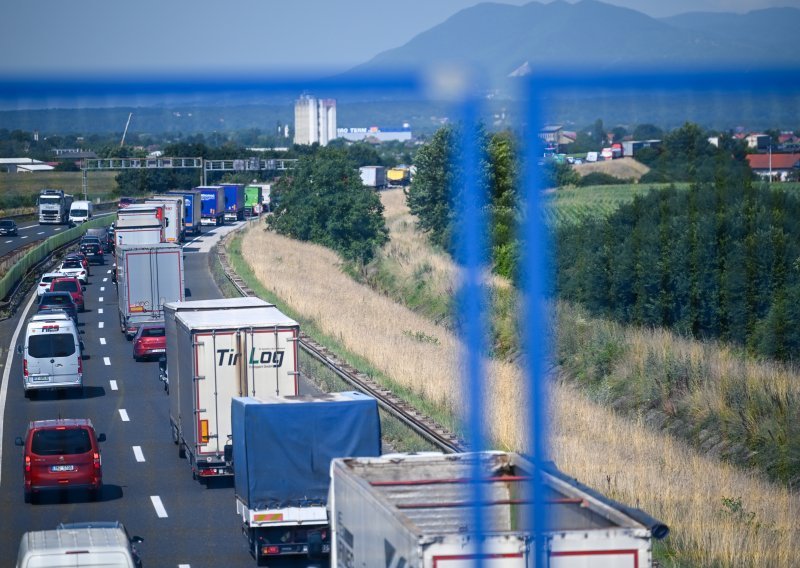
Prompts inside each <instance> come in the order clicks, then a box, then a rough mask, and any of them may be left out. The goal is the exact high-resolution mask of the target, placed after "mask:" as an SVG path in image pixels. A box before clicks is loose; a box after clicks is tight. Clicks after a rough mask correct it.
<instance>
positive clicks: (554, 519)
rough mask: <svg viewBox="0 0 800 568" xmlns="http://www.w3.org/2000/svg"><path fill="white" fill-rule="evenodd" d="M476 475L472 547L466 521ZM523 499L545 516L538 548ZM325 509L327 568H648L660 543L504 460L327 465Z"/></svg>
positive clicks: (652, 522)
mask: <svg viewBox="0 0 800 568" xmlns="http://www.w3.org/2000/svg"><path fill="white" fill-rule="evenodd" d="M476 469H477V470H479V471H480V475H479V479H480V481H481V483H480V487H481V488H482V489H483V495H482V499H481V501H482V502H481V506H480V515H481V520H482V524H483V527H482V531H481V536H480V540H479V541H478V539H477V538H476V536H477V535H476V534H475V531H476V528H475V521H474V517H473V515H474V513H473V511H471V504H472V503H474V502H475V501H474V497H473V492H474V486H475V484H474V483H472V479H473V478H474V477H475V475H474V474H475V471H476ZM534 482H535V483H534ZM532 495H542V499H541V501H540V503H541V505H542V506H543V507H546V515H544V517H545V519H546V520H545V521H544V526H543V538H542V539H540V540H539V539H536V538H535V535H534V534H533V533H532V531H531V530H529V529H528V528H527V527H530V524H529V521H528V517H529V515H530V512H531V509H530V507H531V506H532V504H533V503H535V500H534V498H532ZM328 507H329V508H330V514H331V523H332V530H333V535H332V539H333V550H332V555H331V566H333V567H336V568H345V567H348V568H349V567H351V566H389V565H390V564H391V566H418V567H432V566H439V567H447V568H462V567H463V568H467V567H470V566H473V565H474V563H475V561H476V560H478V559H480V560H481V561H482V563H483V565H484V566H487V567H491V568H531V567H533V566H548V567H551V568H581V567H586V566H592V567H610V566H614V567H619V568H642V567H650V566H652V565H653V558H652V549H653V539H654V538H656V539H659V538H664V537H665V536H667V534H668V533H669V528H668V527H667V526H666V525H664V524H663V523H661V522H660V521H657V520H656V519H654V518H652V517H650V516H649V515H647V514H646V513H644V512H643V511H640V510H638V509H632V508H630V507H626V506H624V505H621V504H620V503H617V502H615V501H612V500H611V499H608V498H606V497H604V496H602V495H600V494H599V493H597V492H596V491H593V490H592V489H590V488H588V487H586V486H583V485H581V484H580V483H578V482H576V481H575V480H573V479H571V478H569V477H567V476H566V475H565V474H563V473H561V472H560V471H558V470H557V469H556V468H555V467H554V466H552V465H551V464H548V465H547V466H546V467H540V468H538V469H536V468H534V467H533V465H532V464H531V463H530V462H528V461H527V460H525V459H524V458H523V457H522V456H520V455H518V454H515V453H507V452H479V453H465V454H449V455H443V454H420V455H410V454H408V455H400V454H394V455H387V456H382V457H380V458H343V459H336V460H334V461H333V463H332V465H331V498H330V501H329V503H328ZM476 542H480V543H481V546H480V547H478V546H477V545H476ZM537 546H538V547H539V548H538V549H537ZM537 556H538V558H537Z"/></svg>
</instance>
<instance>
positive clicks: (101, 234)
mask: <svg viewBox="0 0 800 568" xmlns="http://www.w3.org/2000/svg"><path fill="white" fill-rule="evenodd" d="M87 237H97V238H98V239H100V245H101V246H102V247H103V251H105V252H107V253H110V252H113V250H114V249H113V244H114V237H112V236H111V234H110V233H109V231H108V229H107V228H106V227H96V228H94V229H89V230H88V231H86V236H85V237H84V239H86V238H87Z"/></svg>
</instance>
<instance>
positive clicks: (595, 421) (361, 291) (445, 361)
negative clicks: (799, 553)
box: [242, 191, 800, 567]
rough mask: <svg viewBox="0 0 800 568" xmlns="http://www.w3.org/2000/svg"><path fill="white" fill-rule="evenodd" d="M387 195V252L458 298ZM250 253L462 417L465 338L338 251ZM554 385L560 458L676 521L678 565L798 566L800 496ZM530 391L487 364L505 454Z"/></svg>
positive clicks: (251, 242)
mask: <svg viewBox="0 0 800 568" xmlns="http://www.w3.org/2000/svg"><path fill="white" fill-rule="evenodd" d="M382 198H383V199H384V205H385V206H386V216H387V221H388V224H389V226H390V229H391V232H392V242H391V243H390V244H389V245H387V248H386V250H385V254H386V255H387V256H389V257H391V259H392V263H393V265H394V266H396V267H397V270H398V274H399V276H398V278H415V277H417V278H418V277H419V276H420V275H424V277H425V278H426V279H427V280H428V281H429V282H430V286H431V289H434V288H435V289H438V290H440V291H441V293H442V294H445V295H450V294H452V291H453V290H454V289H455V286H456V279H457V275H456V271H455V269H454V267H453V266H452V264H451V263H450V262H449V260H448V259H447V257H445V256H444V255H441V254H437V253H435V252H431V251H430V250H429V248H428V247H427V246H426V245H425V244H424V242H423V240H422V239H421V238H420V236H419V235H417V234H416V232H415V231H414V229H413V222H414V220H413V218H412V217H411V216H410V215H409V214H408V211H407V210H406V209H405V203H404V201H403V199H402V192H401V191H389V192H384V193H382ZM242 254H243V256H244V258H245V260H246V261H247V262H248V263H249V265H250V266H251V267H252V269H253V271H254V273H255V274H256V275H257V277H258V279H259V280H260V281H261V283H262V284H263V285H264V287H265V288H267V289H268V290H270V291H272V292H273V293H275V294H276V295H277V296H278V297H280V298H282V299H283V300H284V301H285V302H287V303H288V304H289V305H290V306H292V308H293V309H294V310H295V311H296V313H298V314H300V315H301V316H302V318H303V319H306V320H309V321H313V322H314V324H315V326H317V327H318V328H319V329H321V330H322V331H323V332H324V333H326V334H327V335H329V336H333V337H336V338H337V339H338V340H339V342H340V343H341V344H342V345H343V346H345V347H346V348H347V349H348V350H351V351H353V352H355V353H358V354H360V355H362V356H363V357H364V358H365V359H367V360H369V361H370V362H371V363H372V364H373V365H374V366H375V367H376V368H378V369H380V370H381V371H382V372H383V373H385V374H386V375H387V376H388V377H390V378H391V380H392V381H394V382H396V383H397V384H399V385H403V386H404V387H406V388H408V389H410V390H411V391H413V392H415V393H418V394H419V395H420V396H423V397H425V398H426V399H429V400H430V401H432V402H434V403H436V404H437V405H439V406H441V407H442V408H443V409H445V410H446V411H449V412H451V413H453V414H455V415H456V416H457V415H459V414H460V412H459V409H460V408H461V407H462V399H461V393H462V388H461V386H460V381H459V360H460V359H461V357H460V353H459V343H458V341H457V339H456V338H455V337H454V336H453V335H452V334H451V333H449V332H448V331H447V330H446V329H444V328H443V327H442V326H440V325H436V324H434V323H432V322H431V321H430V320H428V319H426V318H424V317H422V316H420V315H418V314H416V313H414V312H412V311H411V310H409V309H407V308H405V307H403V306H401V305H399V304H398V303H396V302H394V301H392V300H391V299H390V298H389V297H387V296H386V295H384V294H380V293H377V292H375V291H373V290H372V289H370V288H368V287H366V286H364V285H360V284H357V283H356V282H354V281H353V280H352V279H351V278H350V277H349V276H347V275H346V274H344V273H343V271H342V263H341V261H340V259H339V258H338V257H337V256H336V255H335V254H334V253H333V252H331V251H330V250H328V249H325V248H322V247H319V246H316V245H312V244H307V243H300V242H297V241H292V240H290V239H286V238H284V237H281V236H279V235H276V234H274V233H271V232H267V231H265V230H263V225H261V226H257V227H255V228H251V229H250V230H249V231H248V233H247V234H246V235H245V237H244V238H243V241H242ZM494 282H495V283H496V284H497V285H503V286H504V285H505V284H504V283H502V282H499V281H497V280H495V281H494ZM554 379H555V378H554ZM550 389H551V407H550V413H551V426H552V432H551V437H550V442H551V443H550V446H551V451H552V457H553V459H554V461H555V462H556V463H557V465H558V466H559V467H560V468H561V469H562V470H564V471H565V472H567V473H568V474H569V475H571V476H574V477H576V478H577V479H579V480H580V481H582V482H584V483H586V484H588V485H590V486H593V487H595V488H597V489H598V490H600V491H603V492H604V493H606V494H608V495H609V496H611V497H613V498H616V499H619V500H621V501H623V502H626V503H629V504H631V505H634V506H638V507H641V508H642V509H644V510H645V511H647V512H649V513H650V514H652V515H654V516H656V517H658V518H660V519H662V520H663V521H665V522H666V523H668V524H669V525H670V526H671V528H672V533H671V536H670V537H669V544H668V546H667V547H666V552H665V555H666V559H665V562H666V563H667V564H668V565H676V566H742V567H744V566H754V565H762V566H790V565H792V563H793V562H794V556H795V555H794V550H795V548H796V547H797V546H798V545H799V544H800V538H799V537H800V524H798V523H797V522H796V516H797V511H798V508H800V499H798V496H797V495H796V494H794V493H793V492H791V491H790V490H788V489H786V488H782V487H779V486H776V485H774V484H770V483H768V482H766V481H764V480H762V479H761V478H759V477H758V476H757V475H755V474H750V473H747V472H743V471H741V470H738V469H736V468H733V467H731V466H728V465H725V464H722V463H720V462H719V461H718V460H715V459H713V458H708V457H704V456H702V455H700V454H698V453H696V452H694V451H692V450H691V449H689V448H688V447H687V446H685V445H684V444H682V443H680V442H679V441H676V440H675V439H673V438H672V437H670V436H669V435H667V434H664V433H661V432H656V431H653V430H652V429H650V428H648V427H646V426H645V425H644V424H643V422H642V421H630V420H624V419H622V418H620V417H619V416H617V415H616V414H615V413H614V412H613V411H611V410H609V409H608V408H605V407H602V406H599V405H597V404H593V403H591V402H589V401H588V400H587V399H586V398H585V397H584V396H583V395H582V394H581V393H580V392H578V391H576V390H574V389H573V388H572V387H570V386H568V385H567V384H566V383H565V382H563V383H562V382H561V381H559V380H553V381H552V383H551V385H550ZM524 391H525V389H524V387H523V385H522V379H521V371H520V369H518V368H517V367H516V366H514V365H512V364H509V363H501V362H497V361H487V362H486V396H485V400H486V401H487V407H486V408H485V412H486V416H487V419H486V424H487V428H488V429H489V430H490V432H491V435H492V437H493V439H494V440H495V442H496V444H497V446H498V447H501V448H508V449H514V448H524V447H525V445H526V440H525V439H524V432H525V416H526V414H527V412H526V411H527V405H526V402H525V396H524V394H525V393H524ZM662 560H664V559H663V558H662Z"/></svg>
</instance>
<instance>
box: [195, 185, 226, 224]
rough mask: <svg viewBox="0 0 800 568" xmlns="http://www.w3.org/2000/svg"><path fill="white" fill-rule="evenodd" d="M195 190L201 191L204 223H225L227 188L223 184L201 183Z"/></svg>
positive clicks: (202, 219)
mask: <svg viewBox="0 0 800 568" xmlns="http://www.w3.org/2000/svg"><path fill="white" fill-rule="evenodd" d="M195 190H197V191H199V192H200V201H201V204H202V206H201V215H200V223H202V224H203V225H223V224H224V223H225V188H224V187H222V186H221V185H201V186H200V187H196V188H195Z"/></svg>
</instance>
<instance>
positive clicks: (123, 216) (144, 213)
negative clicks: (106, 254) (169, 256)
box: [114, 203, 165, 247]
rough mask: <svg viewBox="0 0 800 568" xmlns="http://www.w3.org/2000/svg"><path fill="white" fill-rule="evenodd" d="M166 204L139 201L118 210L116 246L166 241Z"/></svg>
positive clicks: (115, 231) (115, 232) (115, 228)
mask: <svg viewBox="0 0 800 568" xmlns="http://www.w3.org/2000/svg"><path fill="white" fill-rule="evenodd" d="M164 229H165V227H164V205H163V204H161V203H147V204H144V203H141V204H139V203H137V204H135V205H130V206H128V207H125V208H124V209H120V210H119V211H118V212H117V220H116V222H115V223H114V246H115V247H117V246H120V245H152V244H157V243H162V242H164V239H165V235H164Z"/></svg>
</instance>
